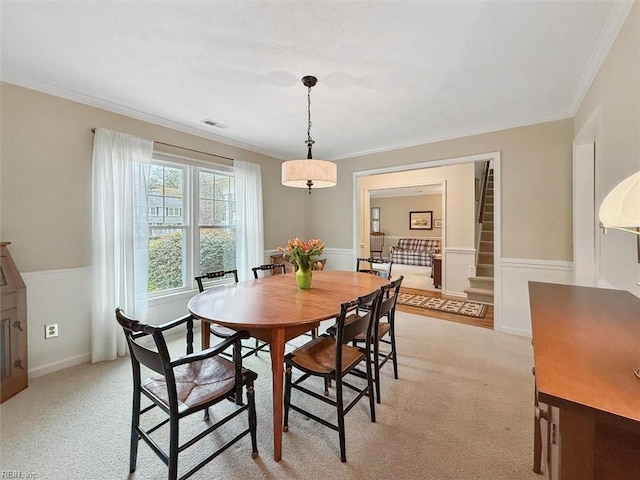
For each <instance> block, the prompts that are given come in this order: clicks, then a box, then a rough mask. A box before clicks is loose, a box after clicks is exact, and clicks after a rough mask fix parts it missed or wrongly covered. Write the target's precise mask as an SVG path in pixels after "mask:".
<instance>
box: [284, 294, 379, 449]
mask: <svg viewBox="0 0 640 480" xmlns="http://www.w3.org/2000/svg"><path fill="white" fill-rule="evenodd" d="M379 299H380V290H376V291H374V292H372V293H370V294H369V295H365V296H363V297H359V298H358V299H356V300H353V301H350V302H346V303H343V304H342V305H341V306H340V315H339V316H338V318H337V323H336V335H335V337H331V336H330V335H329V334H326V333H324V334H322V335H320V336H318V337H316V338H314V339H313V340H311V341H310V342H308V343H306V344H305V345H303V346H301V347H299V348H297V349H295V350H294V351H293V352H291V353H289V354H287V355H285V366H286V370H285V391H284V427H283V430H284V431H285V432H287V431H288V430H289V410H295V411H296V412H298V413H301V414H303V415H305V416H306V417H307V418H309V419H311V420H315V421H316V422H318V423H320V424H322V425H324V426H326V427H329V428H331V429H332V430H337V431H338V435H339V441H340V460H341V461H342V462H346V461H347V455H346V440H345V415H346V414H347V413H349V411H350V410H351V409H352V408H353V407H354V406H355V405H356V403H357V402H358V401H359V400H360V399H361V398H363V397H368V398H369V410H370V417H371V422H375V421H376V414H375V400H374V391H373V374H372V370H371V360H370V355H371V336H372V334H371V329H372V327H373V319H374V318H375V315H376V313H377V305H378V302H379ZM364 304H370V305H373V306H374V307H373V309H372V310H371V311H367V312H366V313H365V314H364V315H361V316H360V315H357V314H356V313H355V309H356V308H357V307H358V306H361V305H364ZM359 334H362V335H364V338H365V346H364V347H354V346H352V345H349V342H351V340H353V339H354V338H355V337H357V336H358V335H359ZM361 362H364V363H365V367H366V373H365V374H364V375H362V374H361V372H359V371H358V370H357V369H356V367H357V366H358V365H359V364H360V363H361ZM294 368H296V369H298V370H300V371H301V372H302V374H301V376H300V377H298V378H297V379H296V380H295V381H293V380H292V370H293V369H294ZM348 374H353V375H354V376H356V377H360V378H361V379H362V377H364V380H365V382H366V383H365V385H364V386H361V385H355V384H354V383H351V382H347V381H346V380H345V378H344V377H345V376H346V375H348ZM314 377H316V378H318V377H319V378H322V379H323V380H324V382H325V386H326V385H327V382H328V381H329V380H333V381H335V392H336V394H335V400H333V399H332V398H330V397H328V396H323V395H321V394H319V393H316V392H314V391H313V390H312V389H311V388H313V387H311V388H307V387H306V386H303V385H302V384H303V383H304V382H305V381H307V380H309V379H311V378H314ZM359 383H361V382H359ZM343 387H347V389H348V391H352V392H355V396H354V397H353V398H352V399H351V401H350V402H349V403H348V404H347V405H346V406H345V405H344V402H345V399H344V395H343V393H344V392H343ZM292 390H296V391H298V392H300V393H301V394H306V395H309V396H310V397H312V398H315V399H316V400H319V401H321V402H324V403H327V404H329V405H331V406H333V407H334V408H335V409H336V412H337V416H338V419H337V423H338V424H337V425H335V424H334V423H331V422H329V421H328V420H326V419H324V418H321V417H320V416H318V415H315V414H314V413H311V412H310V411H309V410H307V409H305V408H303V407H302V403H295V404H294V403H292V399H291V392H292ZM297 396H298V395H297V394H296V397H297ZM297 400H298V399H297ZM299 400H302V399H301V398H300V399H299Z"/></svg>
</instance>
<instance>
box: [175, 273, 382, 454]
mask: <svg viewBox="0 0 640 480" xmlns="http://www.w3.org/2000/svg"><path fill="white" fill-rule="evenodd" d="M387 283H389V281H388V280H387V279H384V278H382V277H379V276H377V275H369V274H366V273H357V272H346V271H327V270H322V271H314V272H313V281H312V285H311V288H310V289H309V290H301V289H299V288H298V286H297V284H296V278H295V273H287V274H285V275H279V274H275V275H271V276H267V277H264V278H260V279H256V280H253V279H252V280H247V281H244V282H239V283H232V284H224V285H220V286H216V287H213V288H210V289H208V290H205V291H204V292H202V293H199V294H197V295H195V296H194V297H193V298H192V299H191V300H190V301H189V303H188V309H189V311H190V312H191V314H193V315H194V316H195V317H197V318H199V319H200V320H202V323H203V324H202V328H201V340H202V348H203V349H205V348H208V347H209V345H210V343H209V341H210V335H209V328H208V323H217V324H220V325H223V326H225V327H230V328H233V329H234V330H247V331H248V332H249V333H250V334H251V336H252V337H255V338H258V339H260V340H263V341H265V342H268V343H269V344H270V350H271V372H272V375H271V381H272V387H273V458H274V460H275V461H280V459H281V458H282V414H283V403H282V402H283V375H284V349H285V343H286V342H287V341H289V340H291V339H293V338H295V337H298V336H300V335H302V334H303V333H305V332H308V331H310V330H312V329H314V328H315V327H317V326H318V325H319V324H320V322H321V321H322V320H327V319H331V318H335V317H337V316H338V315H339V313H340V305H341V304H342V303H344V302H348V301H350V300H354V299H356V298H357V297H359V296H363V295H366V294H368V293H371V292H373V291H375V290H377V289H379V288H380V287H381V286H382V285H385V284H387Z"/></svg>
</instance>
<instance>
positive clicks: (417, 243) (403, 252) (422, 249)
mask: <svg viewBox="0 0 640 480" xmlns="http://www.w3.org/2000/svg"><path fill="white" fill-rule="evenodd" d="M390 252H391V261H392V262H393V263H403V264H405V265H421V266H425V267H430V266H431V265H432V261H431V259H432V258H433V256H434V255H435V254H436V253H440V240H431V239H422V238H401V239H399V240H398V245H397V246H392V247H391V248H390Z"/></svg>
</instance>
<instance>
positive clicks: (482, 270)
mask: <svg viewBox="0 0 640 480" xmlns="http://www.w3.org/2000/svg"><path fill="white" fill-rule="evenodd" d="M476 276H478V277H493V265H485V264H480V263H479V264H478V265H477V266H476Z"/></svg>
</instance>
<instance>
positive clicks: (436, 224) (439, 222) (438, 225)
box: [433, 218, 442, 228]
mask: <svg viewBox="0 0 640 480" xmlns="http://www.w3.org/2000/svg"><path fill="white" fill-rule="evenodd" d="M433 228H442V219H441V218H436V219H435V220H434V221H433Z"/></svg>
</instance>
